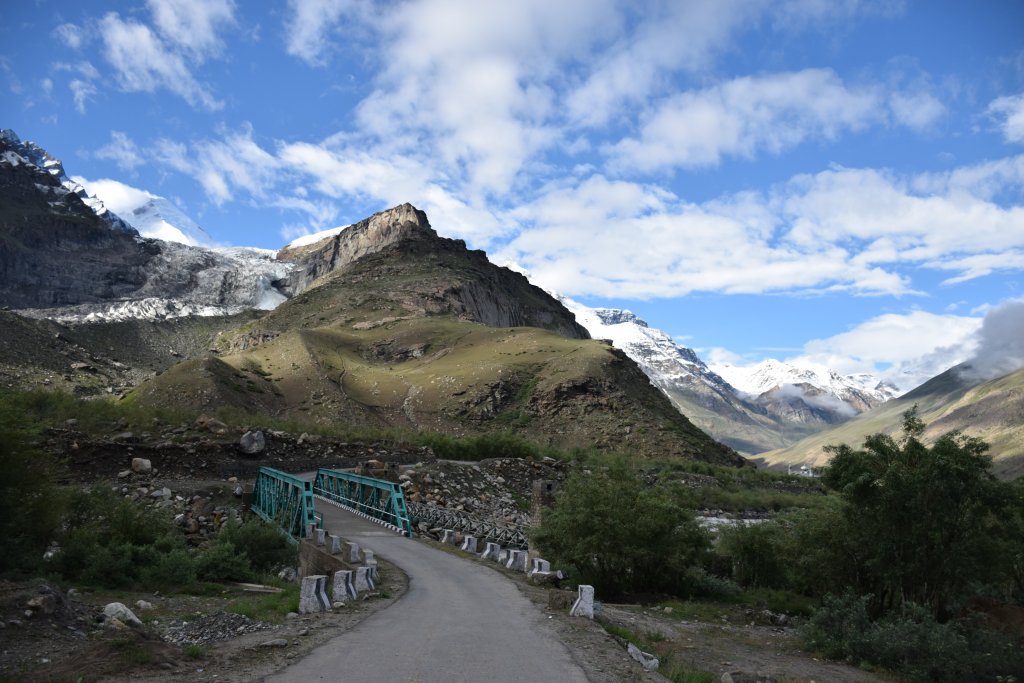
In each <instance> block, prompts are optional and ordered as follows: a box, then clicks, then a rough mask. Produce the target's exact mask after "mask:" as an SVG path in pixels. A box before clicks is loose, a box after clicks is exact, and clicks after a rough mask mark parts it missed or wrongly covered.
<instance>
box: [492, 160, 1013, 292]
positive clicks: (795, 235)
mask: <svg viewBox="0 0 1024 683" xmlns="http://www.w3.org/2000/svg"><path fill="white" fill-rule="evenodd" d="M1022 181H1024V156H1022V157H1017V158H1011V159H1006V160H1000V161H997V162H991V163H986V164H982V165H978V166H972V167H963V168H960V169H956V170H954V171H951V172H949V173H945V174H932V175H928V176H909V177H904V176H899V175H897V174H894V173H891V172H887V171H880V170H877V169H844V168H835V169H830V170H828V171H824V172H821V173H818V174H814V175H801V176H797V177H795V178H793V179H792V180H790V181H789V182H787V183H784V184H782V185H780V186H778V187H776V188H774V189H772V190H770V191H769V192H767V193H757V192H747V193H739V194H735V195H727V196H724V197H721V198H719V199H716V200H714V201H708V202H704V203H700V204H695V203H687V202H685V201H682V200H680V199H679V198H677V197H675V196H673V195H671V194H669V193H667V192H665V191H664V190H661V189H658V188H656V187H653V186H646V185H641V184H637V183H633V182H627V181H612V180H608V179H607V178H605V177H603V176H599V175H595V176H591V177H589V178H587V179H585V180H583V181H580V182H570V183H568V184H562V185H558V186H549V187H547V188H544V189H543V190H542V192H541V193H540V196H539V197H538V198H537V199H536V200H534V201H532V202H529V203H526V204H524V205H522V206H520V207H519V208H517V209H516V210H515V211H514V212H513V213H512V217H513V218H515V219H516V220H517V221H518V223H519V226H520V228H521V230H520V233H519V234H518V236H516V237H515V238H514V239H513V240H512V241H511V242H509V243H508V245H507V246H506V247H505V248H504V249H503V250H502V251H501V252H500V254H499V258H500V259H501V260H512V261H516V262H519V263H522V264H523V266H524V267H526V268H527V269H529V270H530V272H531V273H533V274H534V276H535V277H536V278H538V280H539V281H540V282H542V283H543V284H544V285H545V286H546V287H548V288H551V289H554V290H557V291H561V292H565V293H566V294H568V295H570V296H585V295H595V296H614V297H617V298H648V297H675V296H683V295H686V294H688V293H690V292H694V291H705V292H723V293H763V292H771V291H789V292H804V293H814V292H822V291H846V292H851V293H854V294H890V295H901V294H910V293H914V287H913V281H912V280H911V279H910V276H909V273H911V272H912V270H913V269H917V268H931V269H939V270H948V271H952V272H953V273H955V275H953V276H952V278H951V280H953V281H962V280H964V279H970V278H972V277H978V276H980V275H984V274H985V273H986V272H991V271H992V270H995V269H997V268H1002V269H1010V268H1019V267H1022V266H1021V262H1020V259H1021V257H1020V254H1021V253H1024V207H1020V206H1014V205H1009V206H1002V205H1000V204H999V203H997V202H996V201H994V199H992V197H994V196H998V195H999V193H1000V191H999V189H997V188H1002V190H1003V191H1006V190H1007V189H1008V188H1014V187H1018V186H1020V185H1021V183H1022ZM965 226H970V228H969V229H966V228H965Z"/></svg>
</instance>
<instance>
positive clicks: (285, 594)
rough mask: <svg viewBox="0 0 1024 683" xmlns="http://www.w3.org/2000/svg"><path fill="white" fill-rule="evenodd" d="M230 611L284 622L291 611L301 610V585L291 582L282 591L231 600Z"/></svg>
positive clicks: (254, 617) (255, 617) (227, 609)
mask: <svg viewBox="0 0 1024 683" xmlns="http://www.w3.org/2000/svg"><path fill="white" fill-rule="evenodd" d="M226 611H228V612H234V613H235V614H241V615H242V616H246V617H249V618H250V619H256V620H259V621H267V622H270V623H273V624H280V623H282V622H284V619H285V616H286V615H287V614H288V613H289V612H298V611H299V586H297V585H295V584H290V585H288V586H287V587H285V589H284V590H283V591H282V592H280V593H262V594H259V595H251V596H250V595H246V596H244V597H239V598H235V599H233V600H231V601H230V602H229V603H228V606H227V608H226Z"/></svg>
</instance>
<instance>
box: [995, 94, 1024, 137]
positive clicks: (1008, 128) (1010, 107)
mask: <svg viewBox="0 0 1024 683" xmlns="http://www.w3.org/2000/svg"><path fill="white" fill-rule="evenodd" d="M987 113H988V115H989V116H990V117H992V118H993V119H994V120H996V121H997V122H998V124H999V128H1000V130H1001V131H1002V133H1003V138H1004V139H1005V140H1006V141H1007V142H1016V143H1024V94H1021V95H1008V96H1006V97H1000V98H998V99H996V100H993V101H992V103H991V104H989V105H988V110H987Z"/></svg>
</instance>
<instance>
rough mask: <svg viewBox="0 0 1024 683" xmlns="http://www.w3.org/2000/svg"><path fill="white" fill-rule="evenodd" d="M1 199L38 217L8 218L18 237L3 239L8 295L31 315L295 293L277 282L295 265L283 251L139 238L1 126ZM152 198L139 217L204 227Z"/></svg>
mask: <svg viewBox="0 0 1024 683" xmlns="http://www.w3.org/2000/svg"><path fill="white" fill-rule="evenodd" d="M124 187H127V186H124ZM129 189H133V188H129ZM136 192H138V193H140V194H144V195H145V202H143V204H147V203H149V202H152V200H154V199H160V198H158V197H155V196H154V195H149V194H148V193H142V191H136ZM0 197H2V199H3V204H4V207H5V209H9V210H10V212H13V213H21V214H23V215H26V216H31V217H32V220H26V221H8V222H6V223H5V224H4V230H5V235H6V236H8V237H10V238H11V239H9V240H5V241H4V243H3V244H2V245H0V247H3V248H0V273H3V274H4V278H3V282H2V283H0V284H2V285H3V293H4V303H5V305H8V306H10V307H11V308H14V309H16V310H18V311H20V312H22V313H23V314H25V315H28V316H32V317H44V318H51V319H55V320H61V321H96V320H121V319H127V318H149V319H153V318H171V317H178V316H185V315H223V314H228V313H237V312H240V311H243V310H246V309H252V308H263V309H269V308H273V307H275V306H276V305H277V304H279V303H281V302H282V301H284V300H285V299H286V296H285V294H284V293H283V292H282V291H281V290H280V289H279V288H278V287H279V286H280V285H281V283H282V282H283V281H284V279H285V278H286V277H287V275H288V274H289V273H290V272H291V271H292V270H294V264H292V263H286V262H283V261H278V260H277V258H276V254H275V252H272V251H268V250H262V249H245V248H231V249H209V248H204V247H197V246H189V245H188V244H182V243H180V240H179V242H172V241H165V240H160V239H149V238H146V237H143V236H140V235H139V232H138V231H137V230H136V229H135V228H133V227H132V226H131V225H129V224H128V223H127V222H125V221H124V220H122V219H121V218H120V217H119V216H117V215H116V214H115V213H114V212H113V211H111V210H110V209H109V208H108V207H107V206H106V205H105V204H104V202H103V201H102V200H100V199H98V198H96V197H94V196H92V195H91V194H90V193H89V192H88V191H87V190H86V189H85V188H84V187H83V186H82V184H81V183H79V182H76V180H74V179H71V178H69V177H68V176H67V175H66V174H65V172H64V166H63V164H62V163H61V162H60V160H59V159H56V158H55V157H53V156H51V155H50V154H49V153H47V152H46V150H44V149H43V148H41V147H39V146H38V145H35V144H33V143H31V142H22V141H21V140H20V139H19V138H18V136H17V135H16V134H15V133H14V132H13V131H9V130H4V131H0ZM143 204H140V205H139V206H140V208H141V207H142V206H143ZM148 206H149V207H150V209H153V210H152V211H150V210H144V211H143V212H142V213H141V214H139V215H138V216H137V218H138V220H139V221H140V224H146V225H149V227H150V228H153V229H156V226H158V225H159V224H161V222H166V223H167V224H168V225H169V226H170V225H171V223H170V222H171V221H173V222H174V223H175V224H176V226H177V227H175V226H171V227H174V228H175V229H176V230H178V233H180V235H182V236H184V235H185V233H184V232H183V231H182V230H180V229H179V228H181V227H182V226H184V227H185V228H186V229H188V230H191V229H192V228H193V227H194V228H195V229H199V228H198V226H196V225H195V223H194V221H191V220H189V219H188V218H187V216H184V214H181V213H180V211H177V210H176V209H174V207H173V205H171V204H170V203H169V202H166V203H165V204H163V205H161V204H160V203H159V202H152V203H149V204H148ZM158 215H159V218H158V217H157V216H158ZM147 219H148V222H147ZM200 232H201V230H200ZM193 234H195V233H194V231H193ZM69 254H74V258H72V259H69V258H68V255H69ZM40 273H45V274H47V276H46V277H45V278H41V277H40Z"/></svg>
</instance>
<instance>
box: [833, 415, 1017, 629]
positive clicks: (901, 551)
mask: <svg viewBox="0 0 1024 683" xmlns="http://www.w3.org/2000/svg"><path fill="white" fill-rule="evenodd" d="M923 432H924V424H923V423H922V422H921V421H920V420H918V419H917V414H916V411H915V410H911V411H908V412H907V413H906V414H905V415H904V436H903V438H902V439H901V440H899V441H897V440H895V439H893V438H892V437H890V436H887V435H884V434H875V435H873V436H869V437H868V438H867V439H866V440H865V441H864V448H863V450H860V451H855V450H853V449H851V448H850V447H848V446H834V447H831V446H830V447H829V450H830V451H831V452H832V455H833V458H832V462H831V464H830V466H829V467H828V468H826V470H825V473H824V476H823V479H824V481H825V483H826V484H827V485H828V486H829V487H831V488H833V489H835V490H836V491H837V492H839V495H840V496H841V498H842V500H843V502H844V505H843V506H842V510H841V514H842V516H843V518H844V519H843V520H842V521H841V522H840V524H839V525H838V526H839V528H841V529H842V534H843V535H844V536H845V537H846V538H845V539H844V540H843V541H842V543H843V546H844V547H845V548H847V549H848V550H850V551H852V554H851V555H850V557H849V558H848V559H849V561H850V563H851V566H849V567H847V568H846V571H847V572H848V573H849V574H851V577H850V578H852V579H854V580H855V581H856V583H848V584H847V585H850V586H852V587H854V588H855V589H856V590H857V592H858V593H859V594H860V595H868V594H870V595H872V596H873V600H872V603H871V605H870V607H871V613H872V616H878V615H881V614H884V613H885V612H887V611H890V610H898V609H899V608H900V606H901V605H902V604H903V603H904V602H916V603H918V604H922V605H927V606H928V607H929V608H930V609H931V611H932V614H933V615H935V616H936V617H937V618H939V619H945V618H948V617H949V615H950V614H951V613H952V611H953V608H954V607H955V605H956V604H957V603H958V602H960V601H961V600H963V599H964V598H966V597H969V596H970V594H971V591H972V590H974V588H973V587H974V586H977V585H982V584H987V583H993V582H1001V581H1006V580H1007V568H1006V561H1005V558H1006V556H1007V553H1008V543H1009V539H1008V538H1007V534H1006V520H1007V519H1008V518H1009V517H1012V516H1013V514H1014V500H1013V496H1012V493H1011V490H1010V489H1009V487H1008V486H1007V485H1006V484H1003V483H1001V482H999V481H997V480H996V479H995V477H994V476H993V475H992V472H991V465H992V463H991V458H989V457H988V456H987V455H986V454H985V452H986V450H987V449H988V445H987V444H985V443H984V442H982V441H980V440H978V439H974V438H970V437H966V436H963V435H961V434H958V433H951V434H947V435H945V436H943V437H941V438H939V439H938V441H936V442H935V444H934V445H933V446H932V447H930V448H929V447H927V446H925V445H924V444H923V443H921V441H920V440H919V437H920V436H921V434H923ZM820 542H821V541H820V540H819V543H820ZM850 570H852V571H850Z"/></svg>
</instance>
